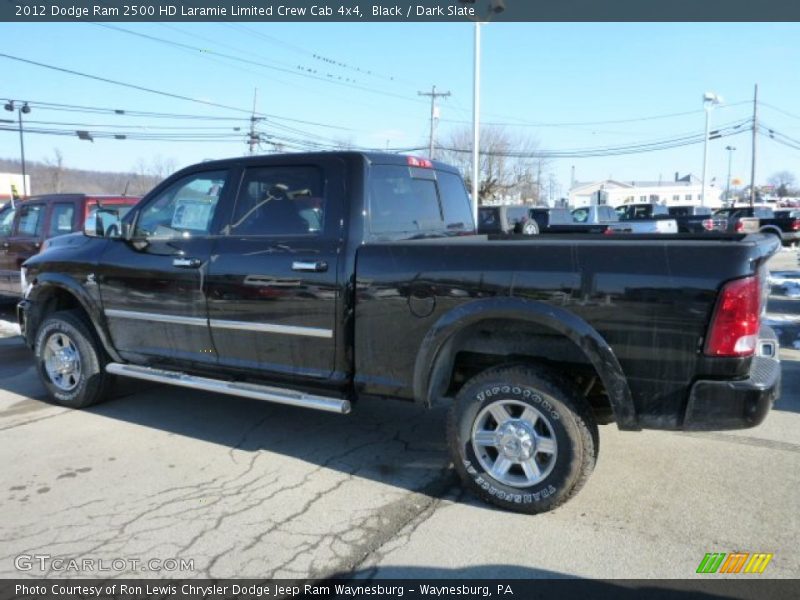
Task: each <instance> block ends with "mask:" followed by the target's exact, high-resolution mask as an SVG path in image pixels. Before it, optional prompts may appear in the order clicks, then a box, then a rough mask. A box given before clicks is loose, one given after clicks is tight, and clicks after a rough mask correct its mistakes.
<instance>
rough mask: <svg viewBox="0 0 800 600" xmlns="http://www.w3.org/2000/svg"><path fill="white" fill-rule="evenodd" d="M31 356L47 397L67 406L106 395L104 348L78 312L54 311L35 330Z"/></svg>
mask: <svg viewBox="0 0 800 600" xmlns="http://www.w3.org/2000/svg"><path fill="white" fill-rule="evenodd" d="M34 355H35V358H36V367H37V369H38V371H39V376H40V377H41V378H42V382H43V383H44V385H45V387H46V388H47V392H48V393H49V394H50V397H51V398H52V399H53V400H55V401H56V402H57V403H58V404H61V405H63V406H68V407H70V408H83V407H85V406H90V405H92V404H95V403H97V402H99V401H101V400H103V399H104V398H105V394H106V392H107V390H108V387H109V385H110V383H111V376H110V375H108V374H107V373H106V372H105V364H106V362H107V361H106V356H105V351H104V350H103V348H102V347H101V346H100V343H99V342H98V341H97V338H96V336H95V335H94V334H93V333H92V331H91V330H90V329H89V327H88V326H87V324H86V322H85V321H84V320H83V318H82V315H81V313H79V312H77V311H60V312H56V313H53V314H52V315H51V316H49V317H48V318H47V319H45V321H44V322H43V323H42V325H41V327H39V331H38V332H37V333H36V340H35V344H34Z"/></svg>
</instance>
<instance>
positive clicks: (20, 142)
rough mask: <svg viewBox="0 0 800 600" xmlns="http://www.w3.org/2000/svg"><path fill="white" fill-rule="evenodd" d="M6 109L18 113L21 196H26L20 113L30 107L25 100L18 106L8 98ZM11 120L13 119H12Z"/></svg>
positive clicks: (26, 112) (23, 145)
mask: <svg viewBox="0 0 800 600" xmlns="http://www.w3.org/2000/svg"><path fill="white" fill-rule="evenodd" d="M4 108H5V109H6V110H7V111H9V112H14V110H15V109H16V111H17V114H18V115H19V153H20V160H21V161H22V195H23V197H27V195H28V179H27V176H26V171H25V138H24V137H23V134H22V131H23V128H22V115H23V113H24V114H26V115H27V114H28V113H29V112H31V107H30V106H28V103H27V102H24V103H23V104H22V106H20V107H19V108H17V107H15V106H14V100H9V101H8V102H6V104H5V107H4ZM12 122H13V121H12Z"/></svg>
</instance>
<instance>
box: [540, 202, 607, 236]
mask: <svg viewBox="0 0 800 600" xmlns="http://www.w3.org/2000/svg"><path fill="white" fill-rule="evenodd" d="M528 214H529V215H530V218H531V219H533V220H534V221H535V222H536V224H537V226H538V228H539V233H604V232H605V230H606V225H605V224H591V223H589V224H584V223H576V222H575V221H574V220H573V218H572V213H570V211H569V210H568V209H566V208H540V207H536V208H531V209H529V210H528Z"/></svg>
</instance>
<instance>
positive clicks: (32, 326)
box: [25, 287, 91, 344]
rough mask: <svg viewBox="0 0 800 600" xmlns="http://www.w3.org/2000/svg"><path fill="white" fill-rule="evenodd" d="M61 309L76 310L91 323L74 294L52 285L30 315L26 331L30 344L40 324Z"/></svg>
mask: <svg viewBox="0 0 800 600" xmlns="http://www.w3.org/2000/svg"><path fill="white" fill-rule="evenodd" d="M61 310H73V311H76V312H78V313H79V314H80V315H81V316H82V317H83V318H84V319H85V320H86V322H87V323H91V320H90V319H89V315H87V314H86V310H85V309H84V308H83V306H82V305H81V303H80V302H79V301H78V299H77V298H76V297H75V296H74V295H73V294H71V293H70V292H68V291H67V290H65V289H62V288H58V287H52V288H50V289H49V290H48V291H47V292H45V293H44V295H42V296H40V297H39V298H38V299H37V301H36V304H35V305H34V309H33V311H32V312H31V314H30V315H29V316H28V323H27V324H26V327H25V332H26V337H27V338H28V339H27V341H28V343H29V344H32V343H33V340H34V338H35V337H36V332H37V331H38V330H39V325H40V324H41V323H42V322H43V321H44V320H45V319H46V318H47V317H49V316H50V315H51V314H53V313H54V312H58V311H61Z"/></svg>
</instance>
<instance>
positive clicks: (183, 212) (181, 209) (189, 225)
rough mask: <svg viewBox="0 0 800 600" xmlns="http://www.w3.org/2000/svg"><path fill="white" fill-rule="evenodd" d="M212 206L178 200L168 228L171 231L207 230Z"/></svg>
mask: <svg viewBox="0 0 800 600" xmlns="http://www.w3.org/2000/svg"><path fill="white" fill-rule="evenodd" d="M214 206H215V205H214V204H211V203H210V202H205V201H202V200H179V201H178V203H177V206H176V207H175V213H174V214H173V216H172V223H171V225H170V226H171V227H172V228H173V229H192V230H194V231H205V230H206V229H208V225H209V221H210V220H211V213H212V211H213V210H214Z"/></svg>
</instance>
